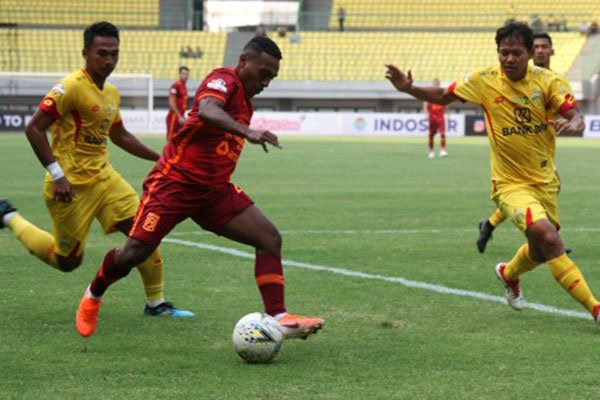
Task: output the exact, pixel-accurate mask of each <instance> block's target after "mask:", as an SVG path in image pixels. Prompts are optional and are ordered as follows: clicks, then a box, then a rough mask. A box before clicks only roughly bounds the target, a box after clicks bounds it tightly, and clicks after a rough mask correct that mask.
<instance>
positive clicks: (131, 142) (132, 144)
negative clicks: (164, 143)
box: [110, 124, 160, 161]
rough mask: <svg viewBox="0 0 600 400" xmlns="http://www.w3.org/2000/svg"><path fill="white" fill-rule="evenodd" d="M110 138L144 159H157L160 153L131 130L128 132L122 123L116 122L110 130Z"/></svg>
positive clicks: (130, 152) (127, 150)
mask: <svg viewBox="0 0 600 400" xmlns="http://www.w3.org/2000/svg"><path fill="white" fill-rule="evenodd" d="M110 140H111V141H112V142H113V143H114V144H116V145H117V146H119V147H120V148H122V149H123V150H125V151H126V152H128V153H129V154H133V155H134V156H137V157H139V158H143V159H144V160H150V161H157V160H158V159H159V158H160V154H158V153H157V152H156V151H154V150H153V149H151V148H150V147H148V146H146V145H145V144H144V143H142V142H140V141H139V140H138V138H136V137H135V135H133V134H132V133H131V132H129V131H128V130H127V129H125V127H124V126H123V124H117V125H114V126H113V127H112V129H111V130H110Z"/></svg>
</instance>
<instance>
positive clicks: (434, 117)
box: [423, 78, 448, 158]
mask: <svg viewBox="0 0 600 400" xmlns="http://www.w3.org/2000/svg"><path fill="white" fill-rule="evenodd" d="M433 86H434V87H440V80H439V79H437V78H435V79H434V80H433ZM423 113H424V114H425V118H427V122H428V123H429V156H428V157H429V158H434V157H435V152H434V151H433V137H434V136H435V134H436V132H439V133H440V157H446V156H447V155H448V152H446V120H445V118H444V114H445V113H446V107H444V106H440V105H438V104H432V103H427V102H425V103H423Z"/></svg>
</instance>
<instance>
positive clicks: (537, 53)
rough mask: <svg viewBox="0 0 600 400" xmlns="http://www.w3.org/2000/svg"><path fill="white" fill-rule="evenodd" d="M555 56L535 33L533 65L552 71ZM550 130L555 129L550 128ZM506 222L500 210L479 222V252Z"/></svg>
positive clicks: (547, 41)
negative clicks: (552, 59) (495, 231)
mask: <svg viewBox="0 0 600 400" xmlns="http://www.w3.org/2000/svg"><path fill="white" fill-rule="evenodd" d="M553 55H554V49H553V48H552V38H551V37H550V35H548V34H547V33H545V32H540V33H535V34H534V35H533V64H534V65H536V66H538V67H542V68H546V69H550V58H551V57H552V56H553ZM556 75H557V76H558V77H559V78H560V79H562V80H563V86H564V87H565V88H568V90H569V92H572V91H571V86H570V85H569V82H568V81H567V77H566V76H565V75H560V74H558V73H557V74H556ZM548 119H554V113H553V112H552V111H551V110H549V116H548ZM548 129H554V128H553V127H552V126H549V127H548ZM557 175H558V172H557ZM559 181H560V178H559ZM505 220H506V215H505V214H504V213H503V212H502V210H501V209H500V208H496V210H495V211H494V213H493V214H492V215H491V216H490V217H489V218H487V219H484V220H483V221H481V222H479V237H478V238H477V242H476V244H477V250H479V252H480V253H483V252H484V251H485V247H486V246H487V242H488V241H489V240H490V239H491V238H492V232H494V229H496V227H497V226H498V225H500V224H501V223H502V222H503V221H505ZM565 252H566V253H567V254H570V253H571V249H570V248H569V247H565Z"/></svg>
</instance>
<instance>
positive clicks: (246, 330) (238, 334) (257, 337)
mask: <svg viewBox="0 0 600 400" xmlns="http://www.w3.org/2000/svg"><path fill="white" fill-rule="evenodd" d="M232 339H233V348H234V349H235V351H236V353H238V355H239V356H240V357H242V358H243V359H244V360H246V362H249V363H266V362H269V361H271V360H272V359H274V358H275V356H277V354H278V353H279V350H280V349H281V345H282V343H283V330H282V329H281V326H280V325H279V323H278V322H277V321H276V320H275V319H274V318H273V317H271V316H270V315H268V314H265V313H260V312H255V313H251V314H248V315H245V316H244V317H242V319H240V320H239V321H238V323H237V324H235V328H233V337H232Z"/></svg>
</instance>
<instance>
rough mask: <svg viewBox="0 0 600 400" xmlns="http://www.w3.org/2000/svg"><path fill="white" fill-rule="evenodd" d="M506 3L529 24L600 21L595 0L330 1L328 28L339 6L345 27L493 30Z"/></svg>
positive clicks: (333, 23)
mask: <svg viewBox="0 0 600 400" xmlns="http://www.w3.org/2000/svg"><path fill="white" fill-rule="evenodd" d="M510 3H513V4H514V5H515V8H514V16H515V17H516V19H517V20H519V21H526V22H528V21H531V17H532V16H533V15H538V16H539V17H540V18H541V19H542V21H547V19H548V17H549V16H550V14H552V15H553V16H554V17H556V18H559V19H562V18H566V20H567V24H568V26H570V27H571V28H574V27H577V26H579V24H581V23H582V22H583V23H590V22H592V21H600V2H598V1H597V0H571V1H564V2H557V1H554V0H519V1H502V2H500V1H481V0H402V1H399V0H369V1H364V0H333V2H332V12H331V19H330V22H329V27H330V28H331V29H336V28H337V27H338V14H337V10H338V9H339V8H340V7H343V8H344V10H345V11H346V18H345V22H344V25H345V26H346V27H347V28H358V29H381V28H384V29H388V28H407V29H408V28H410V29H420V28H427V29H481V28H486V29H496V28H498V27H499V26H501V25H502V24H504V22H505V21H506V20H507V19H509V18H510V16H509V12H508V6H509V4H510ZM548 10H552V12H549V11H548Z"/></svg>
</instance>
